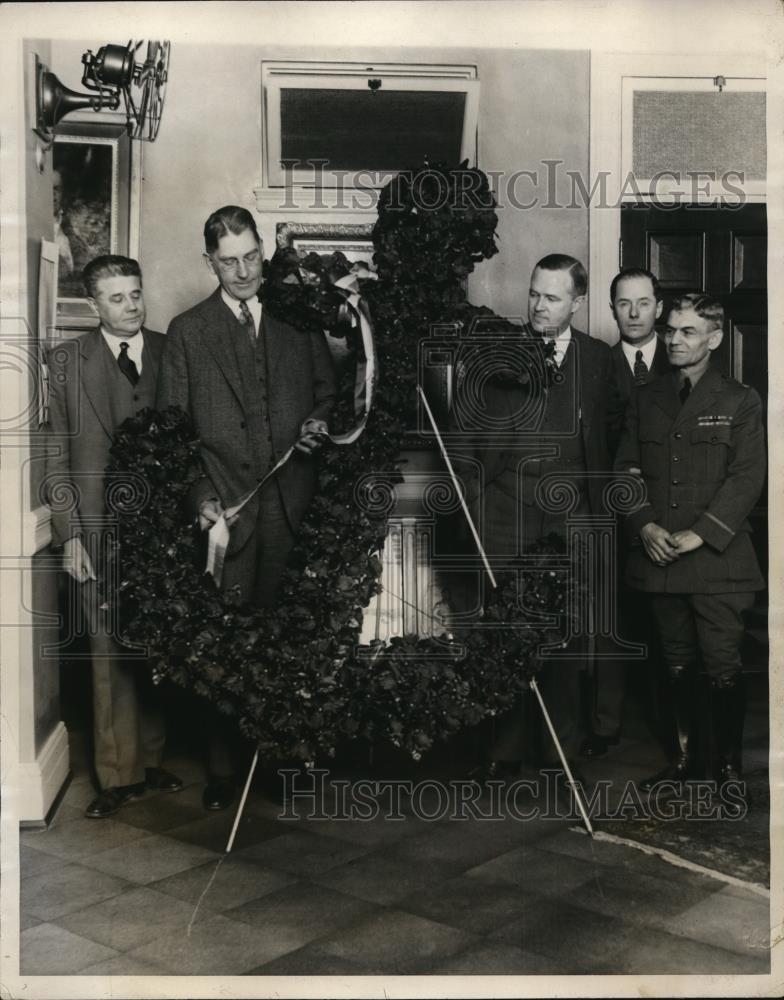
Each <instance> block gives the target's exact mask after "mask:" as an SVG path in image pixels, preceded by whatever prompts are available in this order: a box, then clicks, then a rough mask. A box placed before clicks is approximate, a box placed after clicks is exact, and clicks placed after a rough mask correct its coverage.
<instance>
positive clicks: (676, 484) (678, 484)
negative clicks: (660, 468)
mask: <svg viewBox="0 0 784 1000" xmlns="http://www.w3.org/2000/svg"><path fill="white" fill-rule="evenodd" d="M672 485H673V486H680V485H681V481H680V479H673V481H672Z"/></svg>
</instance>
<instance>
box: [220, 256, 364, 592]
mask: <svg viewBox="0 0 784 1000" xmlns="http://www.w3.org/2000/svg"><path fill="white" fill-rule="evenodd" d="M373 277H375V275H373ZM333 287H334V288H336V289H337V290H338V291H339V292H340V293H341V295H342V296H343V298H344V300H345V303H346V305H347V307H348V309H349V313H350V315H351V318H352V326H353V327H354V328H355V329H356V328H357V327H358V328H359V332H360V336H361V338H362V351H363V357H362V358H361V359H360V360H359V361H358V362H357V370H356V375H355V378H354V417H355V420H356V423H355V425H354V426H353V427H352V428H351V430H349V431H344V432H343V433H342V434H326V435H325V436H326V437H327V438H328V439H329V440H330V441H331V442H332V443H333V444H337V445H344V444H353V443H354V442H355V441H356V440H357V439H358V438H359V437H360V435H361V434H362V432H363V431H364V429H365V426H366V424H367V421H368V417H369V416H370V411H371V409H372V406H373V392H374V388H375V384H376V377H377V373H378V364H377V361H376V347H375V342H374V340H373V323H372V320H371V318H370V310H369V309H368V307H367V303H366V302H365V301H364V299H363V298H362V296H361V295H360V294H359V281H358V279H357V275H356V273H349V274H347V275H345V276H344V277H342V278H339V279H338V280H337V281H335V282H334V285H333ZM294 450H295V445H291V447H290V448H289V449H288V451H287V452H286V453H285V454H284V455H283V456H282V458H280V459H279V460H278V462H277V464H276V465H275V466H274V467H273V468H272V469H270V471H269V472H268V473H267V474H266V476H264V477H263V478H262V479H260V480H259V482H258V483H257V484H256V485H255V486H254V487H253V489H252V490H251V491H250V492H249V493H246V494H245V496H244V497H242V499H240V500H238V501H237V503H236V504H234V505H233V506H232V507H229V508H228V509H227V510H225V511H224V512H223V513H222V514H221V516H220V517H219V518H218V520H217V521H215V523H214V524H213V525H212V527H211V528H210V529H209V531H208V532H207V572H208V573H209V574H210V575H211V576H212V578H213V579H214V580H215V585H216V587H219V586H220V583H221V579H222V577H223V564H224V561H225V559H226V550H227V549H228V546H229V538H230V531H229V527H228V525H227V523H226V521H227V518H231V517H234V515H235V514H239V512H240V511H241V510H242V509H243V507H245V505H246V504H247V503H249V502H250V501H251V500H252V499H253V497H254V496H255V495H256V494H257V493H258V492H259V490H260V489H261V488H262V486H263V485H264V484H265V483H266V482H267V480H269V479H271V478H272V477H273V476H274V475H276V474H277V473H278V472H279V471H280V470H281V469H282V468H283V466H284V465H285V464H286V463H287V462H288V460H289V459H290V458H291V456H292V455H293V454H294Z"/></svg>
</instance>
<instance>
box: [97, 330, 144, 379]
mask: <svg viewBox="0 0 784 1000" xmlns="http://www.w3.org/2000/svg"><path fill="white" fill-rule="evenodd" d="M101 333H102V334H103V339H104V340H105V341H106V343H107V344H108V345H109V350H110V351H111V352H112V354H113V355H114V359H115V361H116V360H117V359H118V358H119V357H120V344H127V345H128V357H129V358H130V359H131V361H133V363H134V364H135V365H136V371H137V372H138V373H139V374H140V375H141V373H142V351H143V350H144V335H143V334H142V331H141V330H139V332H138V333H135V334H134V335H133V336H132V337H126V336H123V337H118V336H116V335H115V334H113V333H107V332H106V330H104V328H103V327H101Z"/></svg>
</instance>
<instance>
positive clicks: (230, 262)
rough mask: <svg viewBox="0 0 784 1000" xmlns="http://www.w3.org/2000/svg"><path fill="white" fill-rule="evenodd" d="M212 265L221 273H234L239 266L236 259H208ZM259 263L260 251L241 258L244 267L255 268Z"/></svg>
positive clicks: (252, 251)
mask: <svg viewBox="0 0 784 1000" xmlns="http://www.w3.org/2000/svg"><path fill="white" fill-rule="evenodd" d="M210 259H211V260H212V261H213V263H214V264H217V265H218V267H219V268H220V269H221V271H228V272H230V273H231V272H234V271H236V270H237V268H238V267H239V266H240V262H239V258H237V257H212V256H211V257H210ZM260 261H261V250H251V252H250V253H246V254H245V256H244V257H243V258H242V262H243V263H244V264H245V266H246V267H255V266H256V265H257V264H258V263H259V262H260Z"/></svg>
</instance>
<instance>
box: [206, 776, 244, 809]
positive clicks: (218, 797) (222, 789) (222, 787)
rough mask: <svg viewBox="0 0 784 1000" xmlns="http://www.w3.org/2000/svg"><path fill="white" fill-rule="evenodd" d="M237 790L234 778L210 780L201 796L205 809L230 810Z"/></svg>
mask: <svg viewBox="0 0 784 1000" xmlns="http://www.w3.org/2000/svg"><path fill="white" fill-rule="evenodd" d="M236 794H237V789H236V786H235V784H234V781H233V779H232V778H208V780H207V785H206V787H205V789H204V792H203V793H202V796H201V801H202V805H203V806H204V808H205V809H228V808H229V806H230V805H231V804H232V802H233V801H234V796H235V795H236Z"/></svg>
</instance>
